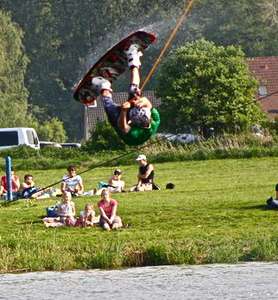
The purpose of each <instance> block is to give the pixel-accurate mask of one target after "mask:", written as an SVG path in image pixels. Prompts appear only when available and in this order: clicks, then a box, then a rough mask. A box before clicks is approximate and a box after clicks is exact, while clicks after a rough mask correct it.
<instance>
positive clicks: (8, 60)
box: [0, 11, 32, 127]
mask: <svg viewBox="0 0 278 300" xmlns="http://www.w3.org/2000/svg"><path fill="white" fill-rule="evenodd" d="M0 28H1V30H0V105H1V110H0V120H1V127H19V126H25V127H27V126H28V124H29V123H30V122H31V121H32V117H31V116H30V115H29V114H28V110H27V108H28V107H27V96H28V92H27V89H26V88H25V86H24V75H25V72H26V68H27V63H28V59H27V57H26V55H25V54H24V49H23V44H22V39H23V32H22V30H20V28H19V27H18V26H17V25H16V24H15V23H13V22H12V20H11V17H10V16H9V15H8V14H6V13H4V12H2V11H0Z"/></svg>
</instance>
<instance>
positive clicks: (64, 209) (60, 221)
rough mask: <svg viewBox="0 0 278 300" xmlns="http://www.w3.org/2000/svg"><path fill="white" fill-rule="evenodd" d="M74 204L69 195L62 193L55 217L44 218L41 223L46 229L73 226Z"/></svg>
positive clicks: (68, 193)
mask: <svg viewBox="0 0 278 300" xmlns="http://www.w3.org/2000/svg"><path fill="white" fill-rule="evenodd" d="M74 216H75V204H74V202H73V201H72V197H71V193H70V192H64V193H63V195H62V202H61V203H60V204H59V205H58V206H57V217H54V218H52V217H50V218H49V217H46V218H44V219H43V222H44V224H45V226H46V227H60V226H74V225H75V223H76V219H75V217H74Z"/></svg>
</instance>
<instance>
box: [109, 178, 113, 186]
mask: <svg viewBox="0 0 278 300" xmlns="http://www.w3.org/2000/svg"><path fill="white" fill-rule="evenodd" d="M112 183H113V177H110V178H109V180H108V184H109V185H112Z"/></svg>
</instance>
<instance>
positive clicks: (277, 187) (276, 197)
mask: <svg viewBox="0 0 278 300" xmlns="http://www.w3.org/2000/svg"><path fill="white" fill-rule="evenodd" d="M275 192H276V195H275V199H278V183H277V184H276V186H275Z"/></svg>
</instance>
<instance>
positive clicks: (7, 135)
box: [0, 131, 18, 146]
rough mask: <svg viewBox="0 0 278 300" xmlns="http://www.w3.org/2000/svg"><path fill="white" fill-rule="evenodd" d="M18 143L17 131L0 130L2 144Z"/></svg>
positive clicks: (0, 143) (13, 144)
mask: <svg viewBox="0 0 278 300" xmlns="http://www.w3.org/2000/svg"><path fill="white" fill-rule="evenodd" d="M15 145H18V134H17V131H6V132H0V146H15Z"/></svg>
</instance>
